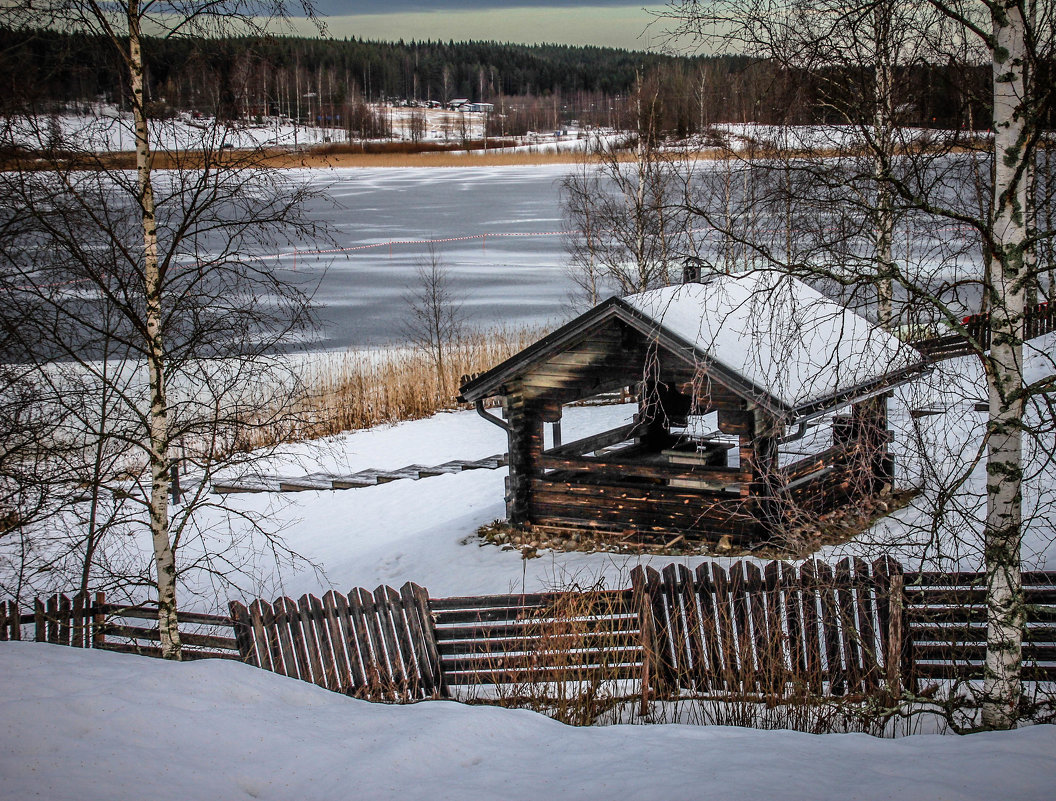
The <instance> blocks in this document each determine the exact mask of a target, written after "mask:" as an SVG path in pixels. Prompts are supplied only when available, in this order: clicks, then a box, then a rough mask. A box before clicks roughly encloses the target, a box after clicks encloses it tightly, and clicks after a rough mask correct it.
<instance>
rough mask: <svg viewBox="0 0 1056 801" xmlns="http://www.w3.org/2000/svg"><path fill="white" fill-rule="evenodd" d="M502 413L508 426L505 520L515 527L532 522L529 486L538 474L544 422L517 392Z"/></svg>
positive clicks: (504, 406) (505, 405) (505, 401)
mask: <svg viewBox="0 0 1056 801" xmlns="http://www.w3.org/2000/svg"><path fill="white" fill-rule="evenodd" d="M503 410H504V412H505V413H506V420H507V422H508V423H509V426H510V465H509V469H510V482H509V486H508V488H507V494H506V517H507V519H508V520H509V521H510V523H511V524H513V525H515V526H517V525H523V524H525V523H529V522H531V515H530V511H529V507H530V504H531V485H532V479H533V478H536V477H537V473H538V472H539V458H540V457H541V456H542V452H543V422H542V419H541V417H540V416H539V413H538V410H537V409H535V408H534V407H533V405H532V404H531V403H530V402H528V401H526V400H525V399H524V396H523V395H522V394H520V393H516V394H510V395H508V396H507V397H506V398H505V399H504V403H503Z"/></svg>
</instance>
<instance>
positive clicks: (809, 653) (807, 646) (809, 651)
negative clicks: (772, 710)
mask: <svg viewBox="0 0 1056 801" xmlns="http://www.w3.org/2000/svg"><path fill="white" fill-rule="evenodd" d="M817 583H818V582H817V578H816V575H815V569H814V562H813V561H810V562H807V563H805V564H804V565H803V566H802V567H800V568H799V587H800V592H801V594H802V597H801V599H800V600H801V602H802V618H801V621H802V625H803V646H804V651H805V652H806V661H805V663H804V668H805V671H806V676H805V679H806V682H807V683H808V684H809V686H810V688H811V689H812V690H814V692H820V691H821V688H822V686H823V684H824V680H825V675H824V673H823V670H822V659H821V642H822V641H821V637H820V635H819V632H818V624H819V619H818V605H817V604H818V599H817V594H816V590H817Z"/></svg>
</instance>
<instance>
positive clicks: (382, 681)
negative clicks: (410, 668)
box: [356, 587, 399, 701]
mask: <svg viewBox="0 0 1056 801" xmlns="http://www.w3.org/2000/svg"><path fill="white" fill-rule="evenodd" d="M356 592H357V593H358V595H359V597H358V600H359V606H360V608H361V609H362V610H363V612H362V614H363V622H364V623H365V624H366V628H367V631H368V632H369V633H370V646H371V663H370V665H371V668H372V684H371V685H370V686H368V688H367V698H369V699H388V700H391V701H397V700H399V698H398V692H397V681H396V678H395V676H394V675H393V673H392V670H391V668H390V664H389V657H388V654H387V653H386V651H385V640H384V636H383V635H382V633H381V622H380V621H379V620H378V610H377V607H376V606H375V604H374V596H373V595H372V594H371V592H370V590H366V589H364V588H362V587H359V588H357V590H356Z"/></svg>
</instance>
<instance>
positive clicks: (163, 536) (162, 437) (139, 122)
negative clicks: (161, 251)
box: [128, 0, 181, 659]
mask: <svg viewBox="0 0 1056 801" xmlns="http://www.w3.org/2000/svg"><path fill="white" fill-rule="evenodd" d="M143 66H144V65H143V50H142V36H141V31H140V8H139V0H131V2H129V4H128V68H129V78H130V86H131V89H132V113H133V116H134V120H135V126H136V173H137V178H138V190H139V198H138V199H139V203H140V215H141V221H142V227H143V281H144V294H145V299H146V310H145V314H146V318H145V320H144V322H145V324H146V332H147V340H148V341H147V375H148V381H149V391H150V431H149V457H150V474H151V485H150V503H149V508H150V534H151V539H152V541H153V546H154V568H155V571H156V573H157V582H158V632H159V636H160V640H161V652H162V656H164V657H165V658H166V659H179V658H180V656H181V647H180V631H179V628H178V626H177V621H176V559H175V554H174V553H173V549H172V543H171V541H170V540H169V481H170V479H169V422H168V395H167V391H166V387H165V362H164V353H165V351H164V343H163V340H162V330H161V326H162V310H161V283H162V282H161V270H160V266H159V264H158V234H157V221H156V219H155V203H154V187H153V183H152V180H151V169H152V164H151V152H150V131H149V128H148V127H147V114H146V97H145V94H144V88H143Z"/></svg>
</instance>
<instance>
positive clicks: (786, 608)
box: [779, 565, 807, 677]
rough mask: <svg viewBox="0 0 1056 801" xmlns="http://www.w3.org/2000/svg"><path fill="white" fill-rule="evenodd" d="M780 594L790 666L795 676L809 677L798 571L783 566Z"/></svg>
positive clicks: (788, 566)
mask: <svg viewBox="0 0 1056 801" xmlns="http://www.w3.org/2000/svg"><path fill="white" fill-rule="evenodd" d="M779 582H780V593H781V599H782V604H783V609H782V615H783V616H784V622H785V628H786V630H787V632H788V665H789V669H790V670H791V671H792V674H793V675H794V676H798V677H805V676H806V675H807V654H806V640H805V634H804V632H803V603H802V593H801V592H800V578H799V574H798V573H797V571H796V569H795V568H794V567H792V566H790V565H781V573H780V579H779Z"/></svg>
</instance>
